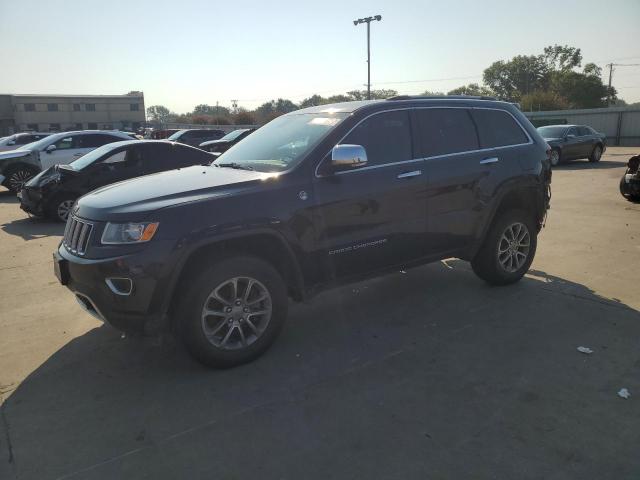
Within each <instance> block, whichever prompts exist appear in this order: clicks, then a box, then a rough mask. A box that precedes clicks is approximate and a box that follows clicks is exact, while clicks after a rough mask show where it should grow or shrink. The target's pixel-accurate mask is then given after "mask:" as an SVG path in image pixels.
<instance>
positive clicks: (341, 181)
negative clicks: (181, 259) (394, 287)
mask: <svg viewBox="0 0 640 480" xmlns="http://www.w3.org/2000/svg"><path fill="white" fill-rule="evenodd" d="M410 125H411V123H410V117H409V111H408V110H400V111H391V112H381V113H378V114H374V115H372V116H371V117H369V118H367V119H366V120H364V121H362V122H361V123H360V124H358V125H357V126H356V127H355V128H354V129H353V130H352V131H351V132H350V133H349V134H348V135H347V136H346V137H345V138H344V139H343V140H342V141H341V142H340V143H341V144H355V145H361V146H363V147H364V148H365V150H366V153H367V159H368V163H367V165H366V166H364V167H360V168H357V169H353V170H343V171H336V172H333V173H327V174H322V175H321V176H320V177H319V178H315V182H314V194H315V204H316V206H315V208H314V219H315V220H314V223H315V225H316V226H317V235H318V245H319V247H320V248H319V250H320V251H319V253H320V257H321V262H322V264H323V267H324V272H323V276H324V277H325V278H328V279H329V280H331V279H333V278H341V277H349V276H353V275H357V274H362V273H366V272H370V271H375V270H377V269H380V268H383V267H389V266H392V265H399V264H402V263H403V262H406V261H409V260H412V259H415V258H417V257H421V256H423V254H424V234H425V228H426V198H425V175H424V174H423V173H424V172H423V170H424V162H423V161H422V160H416V159H414V155H413V145H412V140H411V126H410ZM324 161H325V162H330V155H329V156H328V157H327V158H325V160H324ZM321 171H324V169H321Z"/></svg>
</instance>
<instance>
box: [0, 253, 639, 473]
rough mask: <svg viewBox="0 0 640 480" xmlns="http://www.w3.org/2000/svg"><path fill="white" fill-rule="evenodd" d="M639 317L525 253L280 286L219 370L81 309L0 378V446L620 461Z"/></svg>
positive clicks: (262, 461) (216, 469)
mask: <svg viewBox="0 0 640 480" xmlns="http://www.w3.org/2000/svg"><path fill="white" fill-rule="evenodd" d="M639 335H640V314H639V313H638V312H637V311H636V310H634V309H633V308H631V307H629V306H627V305H624V304H623V303H621V302H619V301H615V300H611V299H607V298H603V297H601V296H599V295H597V294H596V293H594V292H593V291H592V290H590V289H589V288H588V287H586V286H584V285H580V284H577V283H574V282H571V281H569V280H566V279H561V278H557V277H554V276H552V275H548V274H546V273H545V272H540V271H535V270H534V271H532V272H531V274H530V275H528V276H527V277H525V278H524V279H523V280H522V281H521V282H520V283H518V284H516V285H512V286H508V287H502V288H492V287H489V286H487V285H485V284H483V283H482V282H481V281H479V280H478V279H477V278H476V277H475V276H474V275H473V273H472V272H471V271H470V268H469V266H468V264H467V263H465V262H462V261H457V260H452V261H447V262H442V263H438V264H432V265H428V266H425V267H420V268H417V269H413V270H409V271H407V272H398V273H395V274H391V275H389V276H386V277H383V278H378V279H375V280H370V281H367V282H361V283H358V284H354V285H351V286H348V287H342V288H340V289H337V290H333V291H330V292H325V293H322V294H320V295H319V296H318V297H316V298H315V299H314V300H313V301H312V302H311V303H310V304H296V305H292V308H291V311H290V318H289V321H288V323H287V325H286V327H285V329H284V331H283V334H282V335H281V337H280V338H279V339H278V341H277V342H276V343H275V344H274V345H273V347H272V348H271V349H270V350H269V351H268V352H267V353H266V354H265V355H264V356H263V357H261V358H260V359H258V360H257V361H255V362H253V363H251V364H248V365H244V366H241V367H237V368H235V369H231V370H217V371H216V370H208V369H206V368H204V367H202V366H200V365H199V364H198V363H196V362H194V361H193V360H191V358H190V357H189V356H188V355H187V354H186V353H185V351H184V350H183V349H182V347H180V346H179V345H178V344H177V343H176V342H172V341H165V342H163V343H161V344H157V345H154V344H153V342H149V341H144V342H143V341H140V340H139V339H127V338H121V336H120V335H119V334H118V333H117V332H115V331H114V330H112V329H111V328H109V327H106V326H103V327H100V328H95V329H93V330H91V331H89V332H87V333H86V334H85V335H82V336H80V337H77V338H75V339H74V340H72V341H70V342H69V343H68V344H66V345H65V346H64V347H62V348H60V349H59V350H58V351H57V352H55V353H54V354H53V355H51V356H50V357H49V358H48V359H47V360H46V361H45V362H44V363H43V364H42V365H41V366H40V367H38V368H37V369H36V370H35V371H33V372H32V373H31V374H30V375H29V376H28V378H26V379H25V380H24V381H23V382H22V383H21V384H20V385H19V386H18V388H17V389H16V390H15V391H13V392H9V393H7V394H5V398H6V397H8V398H6V400H5V402H4V405H3V407H2V414H3V415H2V418H3V419H4V426H5V430H6V432H5V433H6V435H7V438H8V441H9V442H10V446H11V455H10V456H9V454H8V453H7V452H6V451H1V452H0V453H1V454H2V455H5V457H4V459H6V458H10V460H11V462H10V463H5V467H6V468H8V469H9V470H10V471H11V472H12V473H13V474H14V475H16V477H19V478H25V479H30V478H45V477H46V478H59V477H62V478H74V479H75V478H92V479H96V478H105V479H106V478H140V477H144V476H148V477H149V478H203V477H206V478H254V477H255V478H322V479H324V478H329V477H334V476H335V475H337V476H338V477H349V478H435V477H438V478H465V477H466V478H469V477H473V478H480V479H481V478H496V477H497V478H544V477H550V476H554V475H555V476H557V477H558V478H582V477H584V478H586V477H589V478H606V477H607V478H612V477H616V478H622V477H626V475H628V474H629V472H631V471H635V472H638V471H639V470H638V469H639V468H640V457H638V456H637V451H636V447H637V441H638V436H637V432H638V428H639V427H640V414H639V411H638V409H637V408H634V407H633V406H632V405H633V404H632V401H631V400H629V401H625V400H622V399H620V398H618V397H617V396H616V392H617V391H618V389H619V388H621V387H627V388H629V390H631V391H632V392H634V391H638V393H640V383H639V380H638V379H639V378H640V360H639V357H638V352H637V338H638V336H639ZM578 346H587V347H590V348H592V349H593V350H594V353H593V354H592V355H585V354H582V353H579V352H578V351H577V350H576V348H577V347H578ZM1 428H2V424H0V429H1ZM0 433H1V432H0ZM0 438H2V440H0V449H3V448H4V449H6V446H5V445H3V444H2V441H3V440H4V436H0ZM603 439H607V441H606V442H603ZM380 459H384V460H380ZM623 459H624V460H623ZM1 472H2V467H0V473H1ZM0 476H1V475H0Z"/></svg>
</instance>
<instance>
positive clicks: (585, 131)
mask: <svg viewBox="0 0 640 480" xmlns="http://www.w3.org/2000/svg"><path fill="white" fill-rule="evenodd" d="M578 135H580V136H581V137H584V136H587V135H591V132H590V131H589V129H588V128H587V127H578Z"/></svg>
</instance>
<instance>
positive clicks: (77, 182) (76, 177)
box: [18, 140, 214, 221]
mask: <svg viewBox="0 0 640 480" xmlns="http://www.w3.org/2000/svg"><path fill="white" fill-rule="evenodd" d="M212 160H214V157H213V155H211V154H210V153H207V152H205V151H203V150H200V149H198V148H195V147H190V146H187V145H180V144H178V143H173V142H169V141H166V140H132V141H124V142H116V143H109V144H107V145H105V146H103V147H100V148H96V149H95V150H93V151H91V152H89V153H87V154H86V155H85V156H83V157H82V158H80V159H78V160H76V161H75V162H72V163H71V164H69V165H54V166H53V167H50V168H48V169H46V170H44V171H43V172H41V173H39V174H38V175H36V176H35V177H33V178H32V179H31V180H29V181H28V182H27V183H26V184H25V185H24V187H23V189H22V190H21V191H20V192H19V194H18V198H19V199H20V208H22V209H23V210H24V211H26V212H28V213H31V214H34V215H37V216H47V217H50V218H52V219H54V220H60V221H66V220H67V216H68V215H69V211H70V210H71V207H73V204H74V203H75V201H76V199H77V198H79V197H81V196H82V195H84V194H85V193H88V192H90V191H92V190H95V189H96V188H99V187H103V186H105V185H109V184H111V183H115V182H119V181H121V180H127V179H129V178H134V177H139V176H142V175H148V174H151V173H156V172H164V171H166V170H173V169H175V168H182V167H190V166H192V165H208V164H209V163H211V161H212Z"/></svg>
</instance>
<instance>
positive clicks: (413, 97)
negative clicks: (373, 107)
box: [387, 95, 498, 100]
mask: <svg viewBox="0 0 640 480" xmlns="http://www.w3.org/2000/svg"><path fill="white" fill-rule="evenodd" d="M434 98H446V99H462V100H498V99H497V98H496V97H488V96H485V95H481V96H476V95H396V96H395V97H389V98H387V100H431V99H434Z"/></svg>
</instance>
